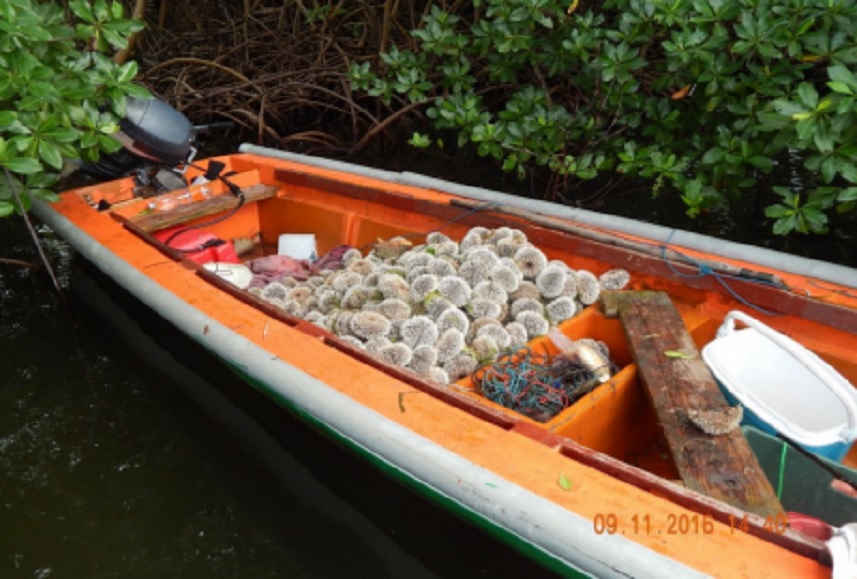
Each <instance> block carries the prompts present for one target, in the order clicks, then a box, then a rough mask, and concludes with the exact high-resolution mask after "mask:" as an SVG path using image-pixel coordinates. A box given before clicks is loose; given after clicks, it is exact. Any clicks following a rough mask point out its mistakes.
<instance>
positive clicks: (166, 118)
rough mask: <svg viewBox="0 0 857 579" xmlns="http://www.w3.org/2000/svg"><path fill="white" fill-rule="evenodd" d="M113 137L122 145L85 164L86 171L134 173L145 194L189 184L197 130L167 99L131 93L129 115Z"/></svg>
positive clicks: (98, 174)
mask: <svg viewBox="0 0 857 579" xmlns="http://www.w3.org/2000/svg"><path fill="white" fill-rule="evenodd" d="M113 137H114V138H115V139H116V140H118V141H119V142H120V143H121V144H122V149H119V150H118V151H116V152H114V153H110V154H105V155H102V156H101V158H100V159H99V160H98V162H97V163H89V164H86V165H84V166H83V167H82V168H81V170H82V171H83V172H84V173H87V174H89V175H92V176H93V177H96V178H99V179H105V180H107V179H118V178H120V177H124V176H126V175H129V174H132V173H134V177H135V181H136V183H137V185H138V188H139V190H140V194H141V196H144V197H147V196H150V195H156V194H158V193H164V192H166V191H172V190H174V189H178V188H181V187H186V186H187V182H186V180H185V178H184V171H185V169H186V168H187V165H188V164H189V163H191V161H192V160H193V157H194V155H195V154H196V149H195V148H194V147H193V142H194V138H195V137H196V131H195V129H194V127H193V125H191V123H190V121H189V120H188V119H187V117H185V116H184V115H183V114H182V113H180V112H179V111H177V110H176V109H174V108H173V107H171V106H170V105H168V104H167V103H165V102H164V101H162V100H160V99H157V98H151V99H138V98H132V97H128V104H127V106H126V112H125V118H123V119H120V121H119V131H118V132H116V133H115V134H114V135H113ZM147 193H148V194H147Z"/></svg>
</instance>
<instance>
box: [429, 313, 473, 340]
mask: <svg viewBox="0 0 857 579" xmlns="http://www.w3.org/2000/svg"><path fill="white" fill-rule="evenodd" d="M450 328H455V329H456V330H458V331H459V332H461V333H462V334H467V330H468V329H470V318H468V317H467V314H465V313H464V312H462V311H461V310H459V309H458V308H449V309H447V310H444V311H443V312H442V313H441V314H440V315H439V316H437V329H438V331H439V332H440V333H441V334H442V333H443V332H445V331H446V330H448V329H450Z"/></svg>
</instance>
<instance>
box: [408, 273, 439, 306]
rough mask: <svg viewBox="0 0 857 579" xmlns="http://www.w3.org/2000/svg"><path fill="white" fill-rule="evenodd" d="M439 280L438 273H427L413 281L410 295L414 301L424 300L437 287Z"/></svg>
mask: <svg viewBox="0 0 857 579" xmlns="http://www.w3.org/2000/svg"><path fill="white" fill-rule="evenodd" d="M438 283H439V280H438V279H437V276H436V275H431V274H430V273H425V274H423V275H421V276H419V277H417V278H416V279H415V280H414V281H413V282H411V289H410V292H409V294H408V295H409V297H410V299H411V301H413V302H421V301H423V300H424V299H425V298H426V296H428V294H429V293H431V292H433V291H435V290H436V289H437V285H438Z"/></svg>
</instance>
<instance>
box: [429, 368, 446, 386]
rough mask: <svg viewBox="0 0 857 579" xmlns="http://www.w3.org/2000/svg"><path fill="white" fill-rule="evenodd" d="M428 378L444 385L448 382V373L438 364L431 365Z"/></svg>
mask: <svg viewBox="0 0 857 579" xmlns="http://www.w3.org/2000/svg"><path fill="white" fill-rule="evenodd" d="M428 379H429V380H431V381H432V382H435V383H437V384H443V385H444V386H446V385H447V384H449V383H450V379H449V374H447V373H446V370H444V369H443V368H441V367H440V366H432V367H431V368H429V373H428Z"/></svg>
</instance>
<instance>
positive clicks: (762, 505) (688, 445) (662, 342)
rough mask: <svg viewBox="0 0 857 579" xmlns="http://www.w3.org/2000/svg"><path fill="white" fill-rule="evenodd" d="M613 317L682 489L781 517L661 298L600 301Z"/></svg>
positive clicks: (627, 294)
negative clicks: (659, 427)
mask: <svg viewBox="0 0 857 579" xmlns="http://www.w3.org/2000/svg"><path fill="white" fill-rule="evenodd" d="M602 303H603V305H604V311H605V313H606V314H607V316H610V317H616V316H617V315H618V316H619V318H620V320H621V321H622V326H623V328H624V332H625V336H626V338H627V340H628V345H629V347H630V350H631V353H632V355H633V357H634V361H635V362H636V364H637V371H638V373H639V376H640V382H641V383H642V384H643V386H644V387H645V389H646V392H647V395H648V397H649V400H650V401H651V403H652V405H653V407H654V409H655V412H656V413H657V416H658V421H659V422H660V423H661V426H662V428H663V432H664V436H665V438H666V440H667V444H668V446H669V449H670V452H671V453H672V456H673V460H674V462H675V465H676V467H677V469H678V472H679V474H680V476H681V479H682V481H683V482H684V484H685V486H686V487H687V488H689V489H692V490H694V491H697V492H700V493H702V494H704V495H707V496H709V497H711V498H714V499H718V500H720V501H723V502H725V503H727V504H729V505H732V506H735V507H738V508H740V509H743V510H745V511H747V512H751V513H756V514H758V515H762V516H775V515H778V514H781V513H783V507H782V505H781V504H780V502H779V500H778V499H777V496H776V493H775V492H774V489H773V488H772V486H771V483H770V482H769V481H768V479H767V478H766V477H765V473H764V471H763V470H762V468H761V467H760V466H759V461H758V460H757V458H756V455H755V454H753V451H752V449H751V448H750V445H749V443H748V442H747V440H746V439H745V438H744V434H743V433H742V432H741V429H740V428H739V427H738V422H739V421H740V409H737V408H730V406H729V404H728V403H727V401H726V398H725V397H724V396H723V393H722V392H721V391H720V389H719V387H718V386H717V383H716V382H715V380H714V377H713V376H712V374H711V372H710V371H709V369H708V366H706V364H705V362H704V361H703V360H702V358H701V357H700V355H699V351H698V350H697V348H696V345H695V344H694V342H693V338H692V337H691V336H690V334H689V333H688V331H687V328H686V327H685V325H684V322H683V321H682V319H681V316H680V315H679V313H678V311H676V309H675V306H674V305H673V303H672V301H671V300H670V298H669V296H668V295H667V294H665V293H664V292H655V291H615V292H604V294H603V296H602Z"/></svg>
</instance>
